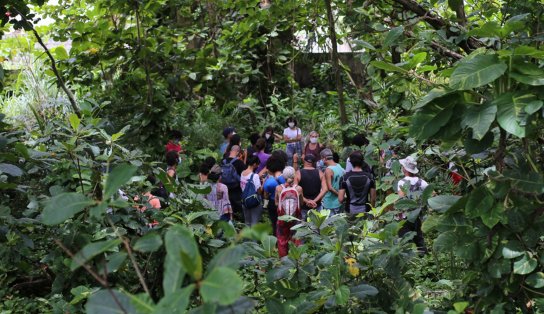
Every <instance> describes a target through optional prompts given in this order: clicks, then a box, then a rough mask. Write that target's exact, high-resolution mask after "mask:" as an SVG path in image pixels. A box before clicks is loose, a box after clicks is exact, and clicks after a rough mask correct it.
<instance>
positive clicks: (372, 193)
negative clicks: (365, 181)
mask: <svg viewBox="0 0 544 314" xmlns="http://www.w3.org/2000/svg"><path fill="white" fill-rule="evenodd" d="M370 205H371V206H372V207H375V206H376V189H375V188H374V189H370Z"/></svg>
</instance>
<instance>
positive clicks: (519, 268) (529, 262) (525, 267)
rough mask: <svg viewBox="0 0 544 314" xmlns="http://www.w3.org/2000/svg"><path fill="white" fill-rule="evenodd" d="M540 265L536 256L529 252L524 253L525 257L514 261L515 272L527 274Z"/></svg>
mask: <svg viewBox="0 0 544 314" xmlns="http://www.w3.org/2000/svg"><path fill="white" fill-rule="evenodd" d="M537 265H538V261H537V260H536V258H533V257H530V256H529V254H527V253H525V254H523V257H522V258H521V259H519V260H517V261H515V262H514V274H518V275H527V274H530V273H531V272H532V271H533V270H535V268H536V266H537Z"/></svg>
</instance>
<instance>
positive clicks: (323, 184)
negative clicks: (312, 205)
mask: <svg viewBox="0 0 544 314" xmlns="http://www.w3.org/2000/svg"><path fill="white" fill-rule="evenodd" d="M319 178H320V179H321V192H319V194H318V195H317V197H316V198H315V199H314V201H316V202H319V201H320V200H321V199H322V198H323V196H325V194H326V193H327V191H328V190H329V189H328V188H327V180H326V179H325V175H324V174H323V172H321V171H319Z"/></svg>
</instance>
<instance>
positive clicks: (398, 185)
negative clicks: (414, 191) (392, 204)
mask: <svg viewBox="0 0 544 314" xmlns="http://www.w3.org/2000/svg"><path fill="white" fill-rule="evenodd" d="M401 182H403V181H399V183H397V194H398V195H399V196H400V197H405V196H406V193H404V191H403V190H402V187H403V186H404V182H403V183H401Z"/></svg>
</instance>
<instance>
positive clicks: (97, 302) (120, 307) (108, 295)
mask: <svg viewBox="0 0 544 314" xmlns="http://www.w3.org/2000/svg"><path fill="white" fill-rule="evenodd" d="M85 309H86V313H87V314H121V313H136V308H135V307H134V305H133V304H132V301H131V299H130V298H129V297H128V296H127V295H126V294H125V293H122V292H120V291H118V290H113V289H109V290H106V289H103V290H99V291H98V292H95V293H93V294H92V295H91V297H90V298H89V301H87V304H86V305H85Z"/></svg>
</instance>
